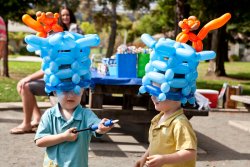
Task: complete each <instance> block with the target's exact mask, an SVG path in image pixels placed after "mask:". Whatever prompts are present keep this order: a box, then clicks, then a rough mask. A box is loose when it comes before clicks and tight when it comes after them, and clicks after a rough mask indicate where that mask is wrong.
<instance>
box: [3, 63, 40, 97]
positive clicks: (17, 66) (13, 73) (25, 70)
mask: <svg viewBox="0 0 250 167" xmlns="http://www.w3.org/2000/svg"><path fill="white" fill-rule="evenodd" d="M40 64H41V63H39V62H16V61H9V74H10V78H5V77H0V102H17V101H21V98H20V97H19V95H18V93H17V91H16V85H17V82H18V81H19V80H20V79H22V78H23V77H25V76H27V75H29V74H31V73H33V72H35V71H37V70H39V69H40ZM42 99H43V98H38V100H39V101H40V100H42Z"/></svg>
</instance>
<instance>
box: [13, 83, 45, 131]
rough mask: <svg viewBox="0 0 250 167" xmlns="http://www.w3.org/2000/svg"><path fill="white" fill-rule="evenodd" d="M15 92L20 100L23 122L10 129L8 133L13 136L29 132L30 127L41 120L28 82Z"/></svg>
mask: <svg viewBox="0 0 250 167" xmlns="http://www.w3.org/2000/svg"><path fill="white" fill-rule="evenodd" d="M17 91H18V93H19V95H20V96H21V98H22V103H23V121H22V123H21V124H20V125H18V126H17V127H16V128H13V129H11V131H10V132H11V133H13V134H15V133H16V134H20V133H26V132H31V131H32V126H34V125H37V124H38V123H39V121H40V118H41V113H40V110H39V108H38V106H37V102H36V98H35V95H34V94H33V93H32V92H31V90H30V87H29V82H28V83H25V84H24V85H23V87H22V89H21V90H20V87H17ZM32 115H33V121H32Z"/></svg>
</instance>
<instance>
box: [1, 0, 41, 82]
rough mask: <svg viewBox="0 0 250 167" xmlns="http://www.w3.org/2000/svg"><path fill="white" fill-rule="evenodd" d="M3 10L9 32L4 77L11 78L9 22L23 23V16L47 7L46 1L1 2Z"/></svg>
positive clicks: (18, 0)
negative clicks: (30, 10)
mask: <svg viewBox="0 0 250 167" xmlns="http://www.w3.org/2000/svg"><path fill="white" fill-rule="evenodd" d="M0 4H1V10H0V15H1V16H2V17H3V19H4V21H5V24H6V30H7V44H6V47H5V50H6V51H5V55H4V56H3V76H6V77H9V69H8V51H7V50H8V26H7V25H8V20H14V21H19V22H21V20H22V19H21V18H22V15H23V14H25V13H26V12H27V11H28V10H29V9H32V8H34V7H35V6H37V5H45V4H46V1H45V0H9V1H5V0H0Z"/></svg>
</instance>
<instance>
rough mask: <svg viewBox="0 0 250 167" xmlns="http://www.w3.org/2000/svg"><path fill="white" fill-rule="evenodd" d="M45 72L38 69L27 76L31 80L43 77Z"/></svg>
mask: <svg viewBox="0 0 250 167" xmlns="http://www.w3.org/2000/svg"><path fill="white" fill-rule="evenodd" d="M43 75H44V72H43V71H42V70H38V71H36V72H34V73H33V74H31V75H29V76H27V78H29V81H33V80H37V79H41V78H43Z"/></svg>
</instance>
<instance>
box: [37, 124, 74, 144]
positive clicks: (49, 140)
mask: <svg viewBox="0 0 250 167" xmlns="http://www.w3.org/2000/svg"><path fill="white" fill-rule="evenodd" d="M75 130H76V128H70V129H68V130H66V131H65V132H64V133H60V134H56V135H48V136H44V137H42V138H39V139H37V140H35V142H36V145H37V146H38V147H50V146H54V145H57V144H60V143H62V142H65V141H75V140H76V139H77V136H78V133H73V131H75Z"/></svg>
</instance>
